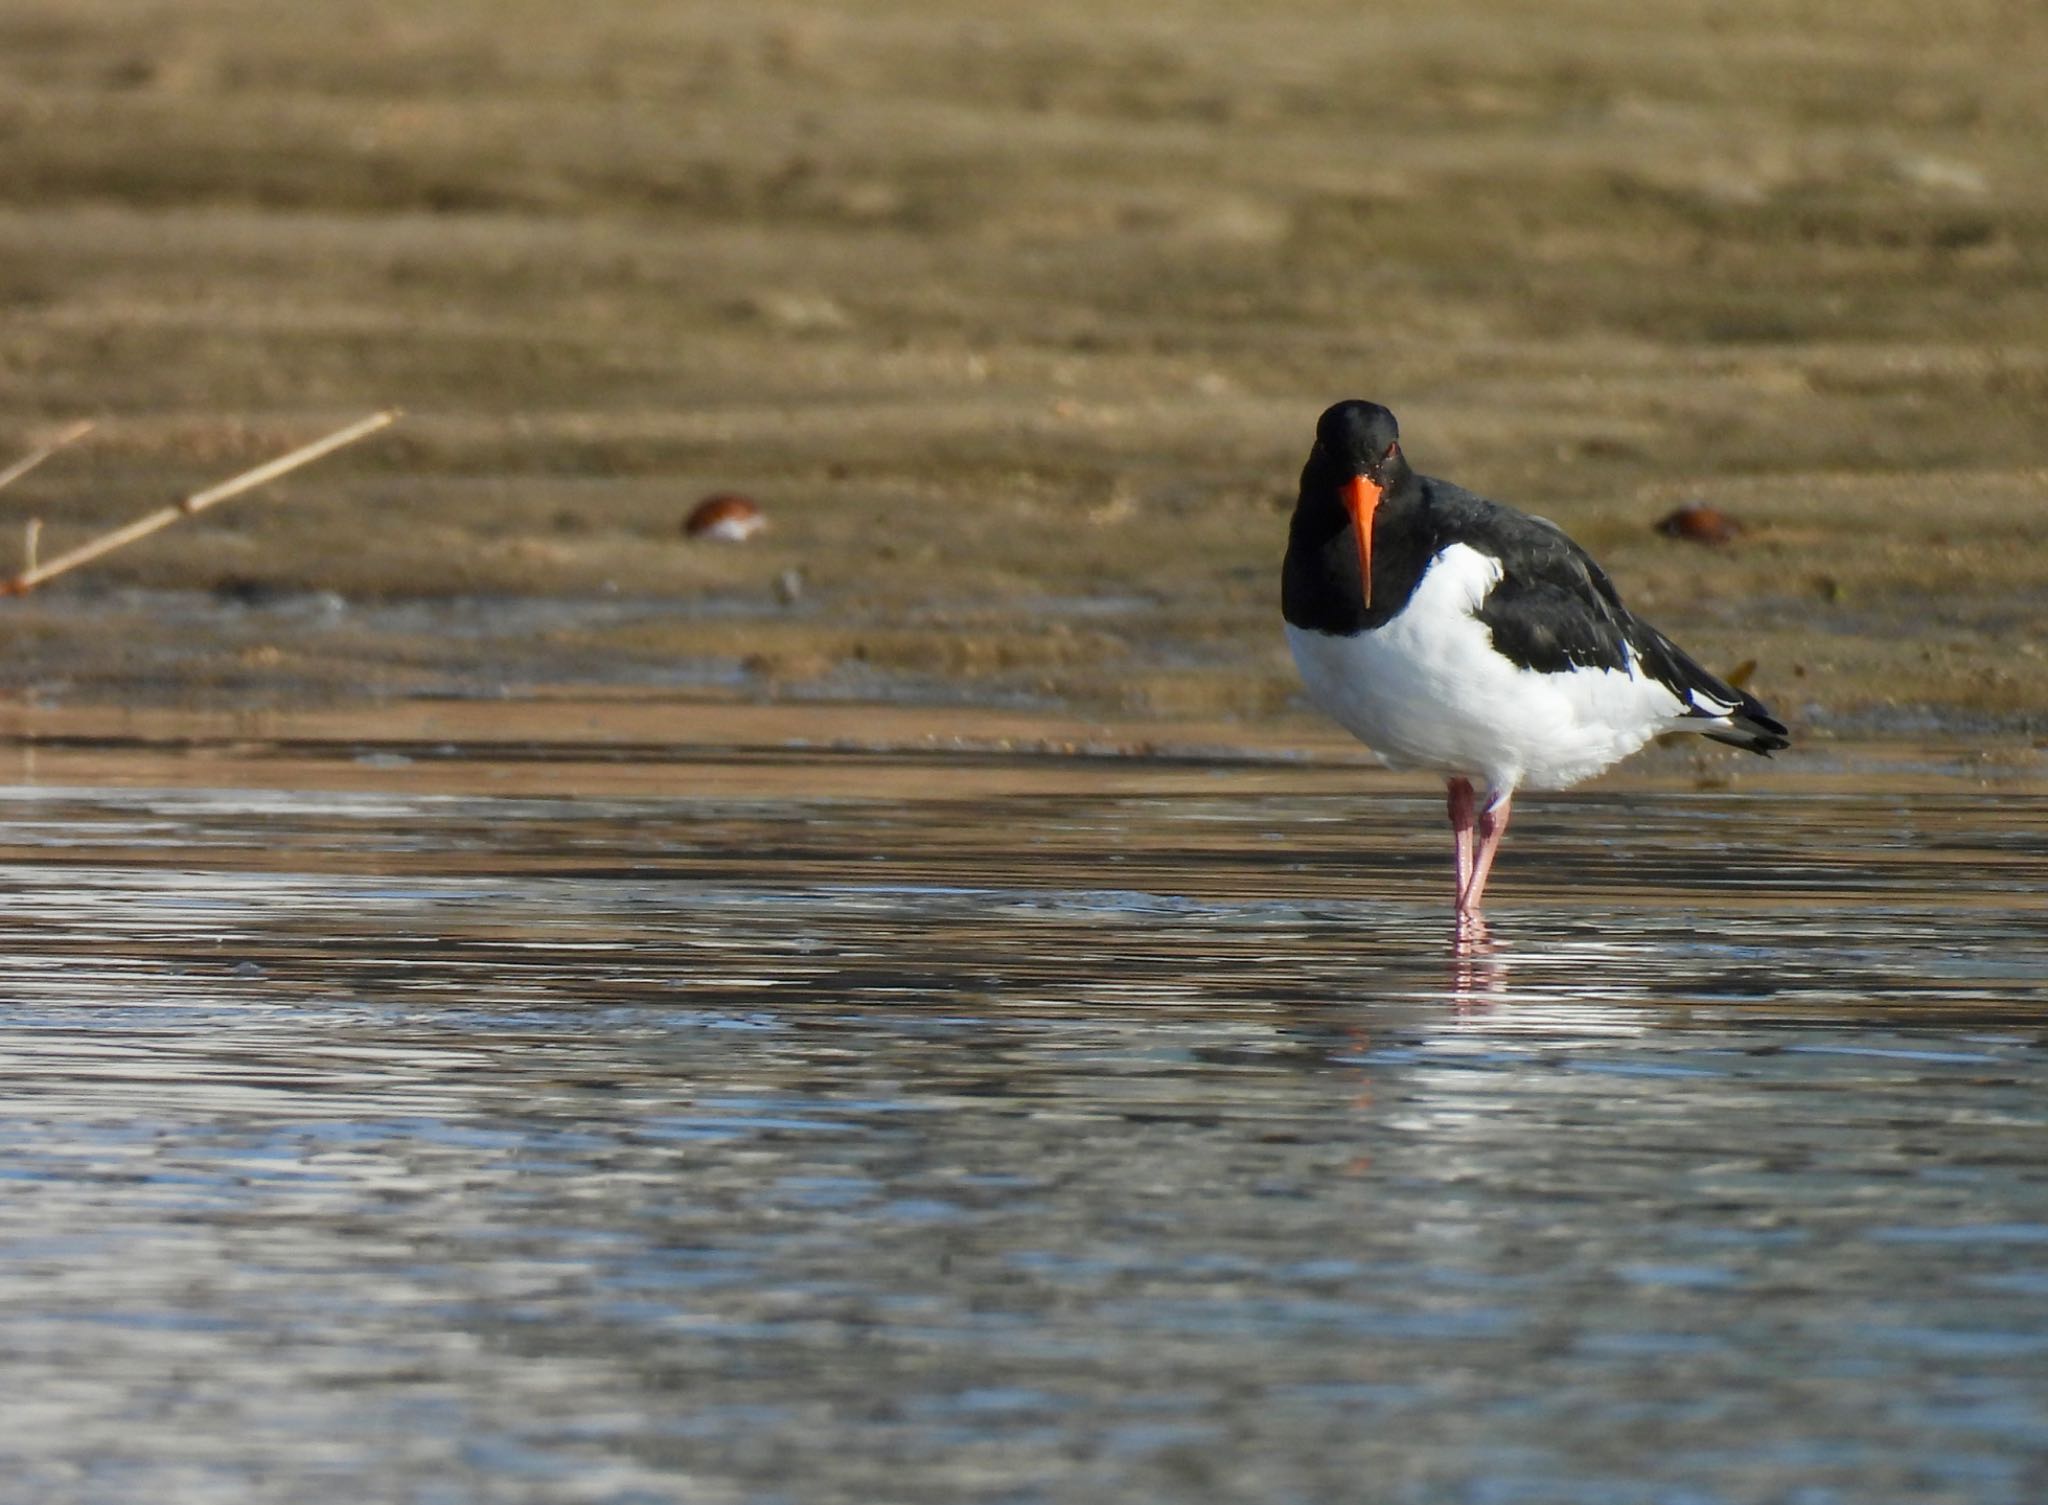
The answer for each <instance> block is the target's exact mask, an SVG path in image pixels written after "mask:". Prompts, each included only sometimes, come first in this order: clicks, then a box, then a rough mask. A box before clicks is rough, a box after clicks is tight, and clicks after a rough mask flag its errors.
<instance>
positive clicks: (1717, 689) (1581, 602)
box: [1461, 497, 1791, 753]
mask: <svg viewBox="0 0 2048 1505" xmlns="http://www.w3.org/2000/svg"><path fill="white" fill-rule="evenodd" d="M1461 500H1462V499H1461ZM1471 501H1472V502H1475V503H1478V505H1479V506H1481V507H1483V508H1485V509H1487V512H1486V516H1485V518H1484V531H1485V533H1486V534H1487V538H1488V543H1489V545H1492V544H1493V543H1494V542H1495V541H1496V540H1497V541H1498V544H1499V558H1500V561H1501V571H1502V573H1501V580H1500V583H1499V584H1498V585H1496V586H1495V587H1494V588H1493V591H1492V593H1491V594H1489V595H1488V596H1487V598H1486V600H1485V601H1484V602H1483V603H1482V604H1481V605H1480V608H1479V610H1478V612H1477V613H1476V615H1477V616H1478V618H1479V620H1480V621H1481V622H1483V623H1484V624H1485V625H1486V627H1487V630H1488V631H1489V632H1490V633H1491V634H1492V635H1493V646H1494V648H1495V649H1496V650H1497V651H1499V652H1500V653H1502V654H1503V655H1505V656H1506V657H1508V658H1510V659H1513V660H1514V661H1515V662H1516V663H1518V664H1521V665H1523V666H1524V667H1526V668H1529V669H1533V670H1535V671H1536V672H1538V673H1539V674H1562V673H1565V672H1566V671H1568V670H1571V669H1578V668H1584V669H1618V670H1622V671H1624V672H1626V671H1628V670H1629V667H1630V650H1631V649H1633V650H1634V659H1635V662H1636V663H1638V664H1639V665H1640V666H1641V667H1640V672H1642V673H1645V674H1648V675H1649V676H1650V677H1651V678H1653V679H1655V680H1657V681H1658V682H1659V683H1661V684H1663V685H1664V686H1665V687H1666V688H1667V689H1669V690H1670V691H1671V693H1672V694H1674V695H1676V696H1677V697H1678V699H1679V701H1680V703H1681V704H1682V705H1684V707H1685V712H1684V714H1685V715H1687V716H1688V717H1697V718H1700V719H1702V720H1707V721H1716V722H1718V721H1721V720H1723V719H1724V718H1725V719H1726V721H1727V722H1728V725H1726V726H1716V727H1714V728H1713V729H1711V730H1706V729H1704V728H1703V729H1702V730H1704V731H1705V734H1706V735H1707V736H1708V737H1711V738H1712V739H1713V740H1715V741H1717V742H1726V743H1729V744H1730V745H1731V746H1735V747H1743V748H1747V749H1749V750H1750V751H1751V752H1759V753H1768V752H1771V751H1773V750H1774V749H1777V748H1781V747H1789V746H1790V745H1791V738H1790V737H1789V736H1788V735H1787V734H1786V731H1785V727H1784V725H1783V723H1781V722H1780V721H1778V720H1777V719H1776V718H1775V717H1774V716H1772V715H1771V713H1770V712H1769V711H1768V710H1766V709H1765V708H1764V705H1763V703H1762V702H1761V701H1759V700H1757V699H1756V698H1755V697H1754V696H1752V695H1746V694H1744V693H1743V692H1742V691H1740V690H1738V689H1735V688H1734V687H1732V686H1731V685H1729V684H1727V683H1726V682H1725V681H1723V680H1722V679H1720V678H1719V677H1718V676H1716V675H1713V674H1710V673H1708V672H1707V670H1705V669H1704V668H1702V667H1701V666H1700V665H1699V664H1698V663H1697V662H1696V661H1695V660H1694V659H1693V658H1692V657H1691V656H1690V655H1689V654H1687V653H1686V652H1685V650H1684V649H1682V648H1680V647H1679V646H1678V645H1677V644H1676V643H1674V642H1672V641H1671V639H1669V638H1667V637H1666V636H1664V634H1663V633H1661V632H1659V631H1658V630H1657V629H1656V628H1654V627H1652V626H1651V625H1650V624H1649V623H1648V622H1645V621H1643V620H1642V619H1641V618H1640V617H1637V616H1636V615H1634V614H1633V613H1632V612H1630V611H1629V609H1628V608H1627V607H1625V606H1623V605H1622V604H1621V595H1620V593H1619V592H1617V591H1616V590H1615V588H1614V582H1613V581H1611V580H1609V579H1608V578H1607V572H1606V571H1605V570H1603V569H1601V568H1600V566H1599V565H1598V564H1597V563H1595V562H1594V560H1593V557H1592V556H1591V555H1589V554H1588V553H1587V552H1586V551H1585V550H1584V549H1582V548H1580V547H1579V546H1578V545H1577V544H1575V543H1573V542H1572V541H1571V539H1570V538H1569V537H1567V536H1566V534H1565V532H1564V530H1563V529H1562V528H1560V527H1558V526H1557V525H1556V524H1555V523H1552V522H1549V521H1547V520H1545V519H1543V518H1540V517H1530V516H1528V515H1526V514H1524V513H1520V512H1515V511H1513V510H1512V509H1510V508H1506V507H1501V506H1499V505H1497V504H1495V503H1490V502H1484V501H1481V500H1480V499H1479V498H1476V497H1474V498H1471Z"/></svg>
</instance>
